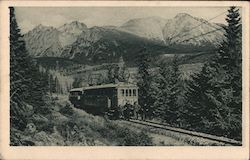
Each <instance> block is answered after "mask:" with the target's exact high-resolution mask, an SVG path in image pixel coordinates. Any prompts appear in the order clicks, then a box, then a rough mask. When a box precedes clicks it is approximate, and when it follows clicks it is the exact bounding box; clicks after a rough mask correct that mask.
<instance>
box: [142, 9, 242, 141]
mask: <svg viewBox="0 0 250 160" xmlns="http://www.w3.org/2000/svg"><path fill="white" fill-rule="evenodd" d="M226 21H227V26H224V27H223V28H224V30H225V39H224V40H223V42H222V43H221V45H220V46H219V47H218V49H217V51H216V54H215V56H214V57H213V58H212V59H211V60H209V61H207V62H205V64H204V66H203V67H202V71H201V72H199V73H197V74H194V75H192V76H191V80H186V81H185V80H182V79H181V78H180V71H179V65H178V56H175V57H174V58H173V59H172V61H171V63H170V64H166V63H162V64H159V73H158V74H157V75H153V76H152V75H150V73H149V71H148V70H149V68H150V60H151V58H150V57H151V56H150V54H147V53H146V51H143V52H144V53H143V54H141V55H140V56H139V58H138V69H139V75H140V80H139V82H138V86H139V103H140V104H141V105H142V107H143V108H144V109H145V110H146V111H147V112H146V114H147V116H148V117H159V118H161V119H162V120H164V121H165V122H167V123H169V124H170V125H172V126H176V127H182V128H187V129H191V130H195V131H202V132H206V133H211V134H216V135H222V136H227V137H231V138H236V139H241V130H242V123H241V122H242V68H241V67H242V51H241V49H242V48H241V47H242V44H241V42H242V40H241V37H242V35H241V33H242V29H241V27H242V26H241V17H240V14H239V9H237V8H236V7H230V9H229V10H228V14H227V17H226Z"/></svg>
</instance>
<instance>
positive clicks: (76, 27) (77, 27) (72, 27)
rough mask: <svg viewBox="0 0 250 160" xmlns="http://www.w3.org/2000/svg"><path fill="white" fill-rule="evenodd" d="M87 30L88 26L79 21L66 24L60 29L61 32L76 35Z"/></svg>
mask: <svg viewBox="0 0 250 160" xmlns="http://www.w3.org/2000/svg"><path fill="white" fill-rule="evenodd" d="M85 29H87V25H86V24H84V23H81V22H78V21H72V22H71V23H65V24H64V25H62V26H60V27H59V28H58V30H59V31H61V32H68V33H73V34H74V33H76V34H79V33H80V32H82V30H85Z"/></svg>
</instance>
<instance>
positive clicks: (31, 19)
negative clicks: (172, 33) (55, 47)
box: [15, 7, 228, 33]
mask: <svg viewBox="0 0 250 160" xmlns="http://www.w3.org/2000/svg"><path fill="white" fill-rule="evenodd" d="M227 9H228V8H227V7H16V8H15V11H16V18H17V22H18V25H19V28H20V29H21V31H22V33H26V32H28V31H29V30H31V29H33V28H34V27H35V26H37V25H39V24H42V25H45V26H53V27H59V26H61V25H63V24H65V23H70V22H72V21H75V20H77V21H79V22H83V23H84V24H86V25H87V26H88V27H93V26H106V25H114V26H121V25H122V24H123V23H125V22H127V21H128V20H130V19H134V18H145V17H152V16H158V17H162V18H165V19H171V18H173V17H174V16H175V15H176V14H178V13H188V14H190V15H192V16H194V17H199V18H203V19H205V20H209V19H211V18H213V17H216V16H217V15H220V14H222V15H220V16H219V17H217V18H215V19H213V20H212V21H211V22H215V23H223V24H225V23H226V22H225V16H226V11H227ZM223 12H224V13H223Z"/></svg>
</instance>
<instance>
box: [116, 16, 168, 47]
mask: <svg viewBox="0 0 250 160" xmlns="http://www.w3.org/2000/svg"><path fill="white" fill-rule="evenodd" d="M165 24H166V19H164V18H160V17H149V18H138V19H132V20H129V21H128V22H126V23H124V24H123V25H122V26H120V27H119V29H120V30H122V31H125V32H128V33H132V34H135V35H137V36H140V37H144V38H148V39H151V40H155V41H159V42H161V43H164V36H163V34H162V29H163V28H164V26H165Z"/></svg>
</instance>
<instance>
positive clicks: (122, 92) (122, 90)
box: [121, 89, 125, 97]
mask: <svg viewBox="0 0 250 160" xmlns="http://www.w3.org/2000/svg"><path fill="white" fill-rule="evenodd" d="M124 94H125V92H124V89H121V95H122V96H123V97H124Z"/></svg>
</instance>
